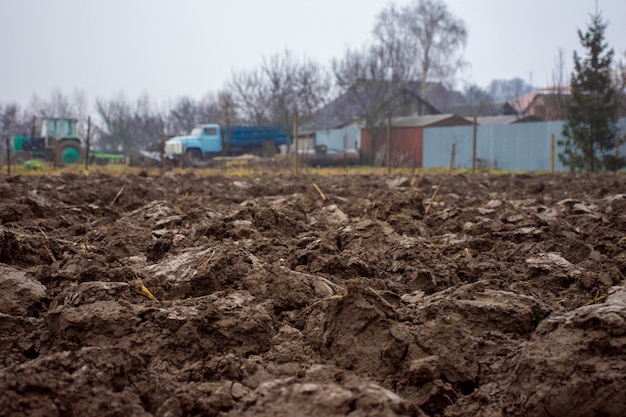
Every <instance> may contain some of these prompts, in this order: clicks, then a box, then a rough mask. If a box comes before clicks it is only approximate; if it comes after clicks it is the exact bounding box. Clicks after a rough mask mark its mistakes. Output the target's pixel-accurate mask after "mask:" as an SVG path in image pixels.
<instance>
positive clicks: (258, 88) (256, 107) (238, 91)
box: [227, 69, 269, 125]
mask: <svg viewBox="0 0 626 417" xmlns="http://www.w3.org/2000/svg"><path fill="white" fill-rule="evenodd" d="M227 89H228V90H229V91H231V92H232V97H233V99H234V103H235V106H236V108H237V109H238V110H239V112H240V114H241V118H242V119H243V121H244V122H246V123H250V124H254V125H264V124H268V123H269V114H268V107H269V103H268V96H269V92H268V88H267V83H266V82H264V74H263V71H262V70H260V69H256V70H253V71H242V72H237V73H234V74H233V76H232V79H231V80H230V82H229V83H228V85H227Z"/></svg>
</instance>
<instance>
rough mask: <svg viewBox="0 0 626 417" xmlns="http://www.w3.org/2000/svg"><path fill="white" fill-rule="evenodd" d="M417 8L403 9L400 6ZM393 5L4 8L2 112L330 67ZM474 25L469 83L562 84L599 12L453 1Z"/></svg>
mask: <svg viewBox="0 0 626 417" xmlns="http://www.w3.org/2000/svg"><path fill="white" fill-rule="evenodd" d="M410 1H411V0H397V1H396V2H395V3H396V4H399V5H404V4H408V3H409V2H410ZM388 3H389V2H388V1H386V0H366V1H362V0H315V1H310V0H307V1H301V0H176V1H174V0H0V62H1V64H0V103H4V104H6V103H9V102H17V103H19V104H22V105H27V104H28V103H29V102H30V100H31V99H32V97H33V96H34V95H37V96H38V97H39V98H40V99H43V100H47V99H49V98H50V96H51V94H52V92H53V91H54V90H59V91H61V92H62V93H63V94H66V95H71V94H73V92H74V91H77V90H78V91H82V92H84V93H85V94H86V97H87V100H88V102H89V103H93V102H94V101H95V99H96V98H114V97H116V96H117V95H118V94H119V93H121V92H123V93H124V94H125V95H126V97H127V98H129V99H133V100H134V99H136V98H138V97H139V96H141V95H143V94H148V95H149V96H150V97H151V98H153V99H154V100H156V101H157V102H159V103H165V102H168V101H171V100H176V99H177V98H179V97H181V96H190V97H193V98H196V99H198V98H200V97H202V96H204V95H205V94H207V93H209V92H217V91H218V90H219V89H220V88H221V87H222V86H223V85H224V83H225V82H226V81H227V80H228V79H229V77H230V76H231V74H232V72H233V71H239V70H250V69H254V68H256V67H258V66H259V65H260V64H261V62H262V58H263V57H264V56H265V57H268V56H270V55H273V54H276V53H281V52H282V51H283V50H284V49H285V48H287V49H290V50H292V51H293V52H294V53H295V54H296V55H298V56H306V57H309V58H314V59H316V60H318V61H320V62H322V63H328V62H329V61H330V60H331V59H332V58H338V57H340V56H341V55H342V53H343V51H344V50H345V48H346V47H348V46H351V47H359V46H361V45H362V44H363V43H365V42H367V41H368V40H370V39H371V30H372V27H373V24H374V20H375V18H376V15H377V14H378V13H379V12H380V11H381V10H383V9H384V8H385V6H386V5H387V4H388ZM446 3H447V5H448V7H449V10H450V11H451V12H452V13H453V14H454V15H455V16H456V17H459V18H461V19H463V20H464V21H465V23H466V24H467V28H468V42H467V47H466V49H465V54H464V55H465V59H466V60H467V61H468V62H469V63H470V65H471V67H470V69H469V70H468V72H467V73H466V74H465V81H466V82H471V83H475V84H478V85H480V86H481V87H486V86H487V85H488V84H489V82H490V81H491V80H493V79H511V78H514V77H521V78H523V79H524V80H526V81H527V82H529V83H530V82H532V84H533V85H536V86H546V85H548V84H550V83H551V81H552V72H553V71H554V68H555V67H556V60H557V56H558V49H559V48H563V49H564V51H565V57H566V65H567V70H568V72H570V71H571V69H572V53H573V51H574V50H575V49H576V50H581V48H580V42H579V40H578V36H577V32H576V31H577V29H582V30H583V31H584V30H586V28H587V24H588V23H589V20H590V19H589V14H590V13H592V12H594V10H595V8H596V1H595V0H446ZM597 3H598V8H599V9H600V10H601V11H602V13H603V16H604V17H605V18H606V19H608V20H609V27H608V30H607V33H606V35H607V41H608V42H609V44H610V46H611V47H613V48H614V50H615V52H616V57H619V58H622V59H623V57H624V51H626V23H625V22H626V1H625V0H598V1H597Z"/></svg>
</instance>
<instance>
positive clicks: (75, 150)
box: [57, 142, 81, 166]
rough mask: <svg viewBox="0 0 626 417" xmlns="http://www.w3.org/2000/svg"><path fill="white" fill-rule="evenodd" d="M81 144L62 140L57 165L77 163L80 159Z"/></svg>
mask: <svg viewBox="0 0 626 417" xmlns="http://www.w3.org/2000/svg"><path fill="white" fill-rule="evenodd" d="M80 152H81V149H80V144H78V143H76V142H61V144H60V145H59V149H58V151H57V165H60V166H63V165H66V164H75V163H77V162H79V160H80Z"/></svg>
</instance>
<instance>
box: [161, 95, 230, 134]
mask: <svg viewBox="0 0 626 417" xmlns="http://www.w3.org/2000/svg"><path fill="white" fill-rule="evenodd" d="M218 119H219V104H218V102H217V101H216V100H215V96H214V95H212V94H207V95H205V96H204V97H203V98H202V99H201V100H198V101H196V100H194V99H192V98H190V97H181V98H180V99H179V100H178V101H177V102H176V104H175V105H174V107H173V108H172V109H171V110H170V112H169V115H168V116H167V118H166V120H167V128H166V131H167V132H168V133H170V134H174V135H177V134H184V133H188V132H189V131H190V130H191V129H192V128H193V127H194V126H195V125H198V124H202V123H217V122H218Z"/></svg>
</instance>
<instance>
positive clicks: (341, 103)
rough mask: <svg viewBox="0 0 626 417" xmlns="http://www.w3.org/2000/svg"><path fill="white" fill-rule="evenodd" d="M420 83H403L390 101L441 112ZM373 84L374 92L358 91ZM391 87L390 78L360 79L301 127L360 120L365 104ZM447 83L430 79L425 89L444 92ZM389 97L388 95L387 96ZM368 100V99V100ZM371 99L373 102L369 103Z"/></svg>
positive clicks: (324, 126) (310, 129)
mask: <svg viewBox="0 0 626 417" xmlns="http://www.w3.org/2000/svg"><path fill="white" fill-rule="evenodd" d="M419 85H420V84H419V83H415V82H414V83H408V84H406V85H404V86H403V87H401V88H399V89H398V91H397V93H396V94H395V95H393V96H392V98H391V99H388V100H387V101H388V102H392V101H394V100H400V101H401V102H402V104H409V105H408V106H407V107H409V108H410V107H411V105H412V106H413V107H414V106H418V107H421V108H422V109H423V110H422V113H424V112H425V113H441V112H440V111H439V110H438V109H437V108H436V107H435V106H433V105H432V104H431V102H430V101H429V100H427V99H425V98H423V97H422V96H421V95H420V94H419V93H418V91H419V90H420V89H419V88H418V87H419ZM370 87H371V88H372V91H373V92H374V93H373V94H371V95H370V94H362V95H359V93H358V92H357V89H361V90H365V89H367V88H370ZM391 88H392V86H391V85H390V83H389V82H387V81H365V80H363V81H361V82H360V83H358V84H357V85H355V86H353V87H352V88H350V89H349V90H348V91H346V92H345V93H344V94H342V95H341V96H339V97H337V98H336V99H334V100H332V101H331V102H330V103H328V104H327V105H326V106H324V107H323V108H322V109H321V110H320V111H318V112H317V114H315V115H314V116H313V118H312V119H311V120H310V121H309V122H307V123H305V124H303V125H302V126H301V130H302V131H303V132H313V131H317V130H328V129H337V128H341V127H344V126H346V125H348V124H351V123H353V122H355V121H356V120H360V119H362V118H363V114H364V112H365V109H364V108H365V107H367V106H369V105H370V104H372V105H373V104H376V103H375V102H374V101H375V100H377V99H381V97H380V96H381V95H382V96H383V97H384V96H387V95H388V92H389V90H390V89H391ZM442 88H445V87H443V86H442V87H440V88H435V86H434V85H431V83H429V84H426V86H425V87H424V88H423V89H422V90H424V91H426V93H425V94H424V95H426V94H431V95H433V97H434V95H435V94H441V89H442ZM376 92H380V94H376ZM387 98H389V97H388V96H387ZM368 101H369V102H368ZM370 102H371V103H370ZM395 104H397V103H394V104H392V105H395Z"/></svg>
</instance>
